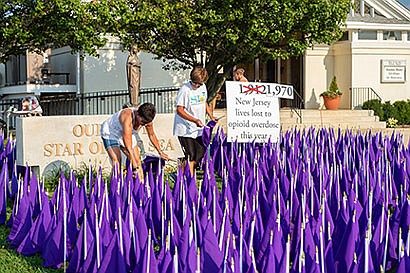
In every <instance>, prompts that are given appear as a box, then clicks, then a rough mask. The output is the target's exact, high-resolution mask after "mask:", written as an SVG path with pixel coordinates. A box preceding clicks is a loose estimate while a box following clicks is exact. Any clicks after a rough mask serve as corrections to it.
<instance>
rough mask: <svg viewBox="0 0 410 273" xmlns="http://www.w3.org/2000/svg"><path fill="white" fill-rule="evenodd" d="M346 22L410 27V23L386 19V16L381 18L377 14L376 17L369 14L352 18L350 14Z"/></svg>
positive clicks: (356, 15)
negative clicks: (405, 25)
mask: <svg viewBox="0 0 410 273" xmlns="http://www.w3.org/2000/svg"><path fill="white" fill-rule="evenodd" d="M346 22H347V23H349V22H363V23H372V24H400V25H402V24H407V25H410V21H407V20H401V19H396V18H386V17H384V16H380V15H377V14H375V15H374V17H372V16H370V15H369V14H365V15H364V16H361V15H360V14H355V15H354V16H351V15H350V14H349V15H348V16H347V18H346Z"/></svg>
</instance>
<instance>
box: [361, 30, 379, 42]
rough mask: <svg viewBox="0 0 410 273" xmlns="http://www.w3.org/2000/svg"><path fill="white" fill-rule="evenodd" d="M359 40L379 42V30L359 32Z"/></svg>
mask: <svg viewBox="0 0 410 273" xmlns="http://www.w3.org/2000/svg"><path fill="white" fill-rule="evenodd" d="M359 40H377V30H359Z"/></svg>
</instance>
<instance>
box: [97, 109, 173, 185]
mask: <svg viewBox="0 0 410 273" xmlns="http://www.w3.org/2000/svg"><path fill="white" fill-rule="evenodd" d="M155 114H156V110H155V106H154V105H153V104H152V103H144V104H142V105H141V106H140V107H138V109H136V108H125V109H122V110H120V111H119V112H117V113H115V114H114V115H112V116H111V117H110V118H108V119H107V120H105V121H104V122H103V123H102V125H101V138H102V140H103V143H104V147H105V149H106V151H107V153H108V156H109V157H110V160H111V163H112V165H113V166H115V165H117V164H118V167H120V166H121V151H122V152H123V153H124V154H125V155H126V156H127V157H128V159H129V160H130V162H131V164H132V171H133V173H134V174H135V175H137V174H138V177H139V179H140V181H143V178H144V176H143V172H142V167H141V153H140V150H139V148H138V145H137V140H136V137H135V135H136V133H137V132H138V131H139V130H140V129H141V128H142V127H144V126H145V129H146V130H147V134H148V137H149V140H150V141H151V143H152V144H153V145H154V147H155V149H156V150H157V151H158V153H159V155H160V156H161V158H162V159H164V160H169V157H168V155H167V154H165V153H164V152H163V151H162V150H161V146H160V144H159V141H158V138H157V136H156V134H155V132H154V127H153V124H152V121H153V119H154V117H155Z"/></svg>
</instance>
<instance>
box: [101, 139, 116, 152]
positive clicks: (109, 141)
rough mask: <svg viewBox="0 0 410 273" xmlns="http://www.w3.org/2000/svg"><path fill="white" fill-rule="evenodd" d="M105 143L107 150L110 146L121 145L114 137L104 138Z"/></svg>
mask: <svg viewBox="0 0 410 273" xmlns="http://www.w3.org/2000/svg"><path fill="white" fill-rule="evenodd" d="M102 140H103V143H104V147H105V149H106V150H107V149H108V148H112V147H120V144H119V143H118V141H117V140H113V139H106V138H103V139H102Z"/></svg>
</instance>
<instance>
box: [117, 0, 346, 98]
mask: <svg viewBox="0 0 410 273" xmlns="http://www.w3.org/2000/svg"><path fill="white" fill-rule="evenodd" d="M121 1H123V4H124V5H125V6H128V7H129V10H128V11H129V13H128V12H124V13H123V14H122V16H121V20H120V21H121V23H120V25H121V28H122V30H124V29H125V30H126V31H122V32H121V33H120V32H117V33H114V34H115V35H117V34H119V35H118V37H120V39H121V40H122V41H123V42H124V43H125V44H131V43H136V44H137V45H138V46H139V47H140V48H141V49H143V50H146V51H149V52H151V53H154V54H155V55H157V56H158V58H161V59H166V60H171V61H172V60H178V61H179V62H180V63H179V64H178V63H176V62H173V63H172V65H171V66H173V67H174V68H178V67H181V63H182V66H185V67H193V66H195V65H198V64H201V65H205V67H206V68H207V70H208V72H209V74H210V78H209V80H208V82H207V87H208V90H209V91H210V96H209V98H210V99H212V98H213V97H214V96H215V95H216V93H217V91H218V90H219V89H220V87H221V85H222V84H223V82H224V81H225V79H226V77H227V76H228V75H229V74H230V73H231V71H232V68H233V67H234V66H235V64H239V63H244V62H249V61H252V60H253V59H254V58H259V59H260V60H261V61H265V60H268V59H276V58H281V59H287V58H289V57H292V56H298V55H301V54H303V52H304V51H305V50H306V49H307V48H308V47H311V46H313V45H314V44H316V43H326V44H331V43H332V42H333V41H335V40H336V39H338V38H339V37H340V35H341V29H340V27H341V26H342V25H343V24H344V22H345V20H346V16H347V13H348V11H349V9H350V5H351V1H350V0H338V1H332V0H298V1H295V0H270V1H269V0H246V1H243V0H224V1H220V0H155V1H152V0H151V1H127V0H121ZM198 55H199V56H201V58H200V60H201V61H198ZM218 73H220V75H222V77H218V76H217V74H218Z"/></svg>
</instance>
